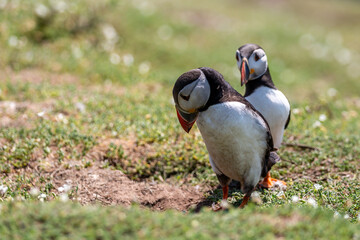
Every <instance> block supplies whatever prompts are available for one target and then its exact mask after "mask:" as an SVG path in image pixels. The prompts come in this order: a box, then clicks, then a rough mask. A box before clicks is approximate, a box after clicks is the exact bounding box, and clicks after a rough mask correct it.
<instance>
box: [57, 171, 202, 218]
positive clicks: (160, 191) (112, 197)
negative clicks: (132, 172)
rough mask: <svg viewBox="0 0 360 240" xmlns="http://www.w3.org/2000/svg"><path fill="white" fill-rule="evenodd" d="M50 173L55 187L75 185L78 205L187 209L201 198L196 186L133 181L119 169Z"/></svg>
mask: <svg viewBox="0 0 360 240" xmlns="http://www.w3.org/2000/svg"><path fill="white" fill-rule="evenodd" d="M51 175H52V179H53V183H54V186H55V187H56V188H59V187H60V186H63V185H64V184H69V185H71V186H73V187H76V188H77V191H76V194H75V196H76V199H77V201H79V202H80V203H81V204H90V203H101V204H104V205H116V204H121V205H130V204H132V203H137V204H140V205H142V206H145V207H149V208H151V209H153V210H165V209H176V210H180V211H186V210H188V209H189V208H190V207H191V206H193V205H194V204H197V203H198V202H200V201H201V200H202V198H203V193H202V192H201V191H200V188H198V187H190V186H174V185H170V184H166V183H157V182H135V181H132V180H130V179H129V178H128V177H127V176H126V175H125V174H123V173H122V172H121V171H119V170H111V169H99V168H97V169H96V168H90V169H82V170H81V171H77V170H74V169H69V170H57V171H55V172H53V173H52V174H51Z"/></svg>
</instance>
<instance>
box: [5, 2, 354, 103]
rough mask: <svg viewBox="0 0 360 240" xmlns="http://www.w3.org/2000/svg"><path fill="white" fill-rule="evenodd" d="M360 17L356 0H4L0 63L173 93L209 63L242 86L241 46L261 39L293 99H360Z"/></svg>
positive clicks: (275, 73)
mask: <svg viewBox="0 0 360 240" xmlns="http://www.w3.org/2000/svg"><path fill="white" fill-rule="evenodd" d="M359 19H360V3H359V1H355V0H353V1H350V0H345V1H335V0H317V1H311V0H304V1H295V0H290V1H285V0H271V1H265V0H263V1H235V0H226V1H215V0H213V1H209V0H206V1H205V0H203V1H190V0H183V1H164V0H153V1H147V0H132V1H115V0H102V1H95V0H88V1H85V0H74V1H55V0H48V1H45V0H39V1H35V0H33V1H21V0H1V1H0V48H1V55H0V66H1V68H2V69H5V68H10V69H12V70H14V71H20V70H22V69H26V68H40V69H44V70H46V71H51V72H62V73H63V72H66V73H71V74H76V75H79V76H81V77H82V79H83V80H84V81H86V82H93V81H114V82H120V83H122V84H124V85H128V84H136V83H138V82H143V81H156V82H160V83H161V84H164V85H165V86H166V87H169V90H170V88H171V86H172V84H173V82H174V81H175V80H176V78H177V77H178V76H179V75H180V74H181V73H183V72H185V71H187V70H189V69H192V68H196V67H200V66H208V67H213V68H215V69H217V70H218V71H220V72H221V73H222V74H223V75H224V76H225V78H226V79H227V80H228V81H229V82H231V84H232V85H233V86H234V87H235V88H237V89H238V90H239V73H238V70H237V69H236V62H235V50H236V49H237V48H238V47H239V46H241V45H243V44H245V43H257V44H259V45H261V46H262V47H263V48H264V49H265V51H266V53H267V55H268V60H269V64H270V65H269V66H270V71H271V74H272V76H273V79H274V81H275V84H276V85H277V86H278V88H280V89H281V90H283V91H284V92H285V94H286V95H287V97H288V98H289V99H290V100H291V101H303V100H304V99H305V100H310V101H311V100H313V99H314V97H316V96H318V95H319V94H320V95H321V94H327V92H328V90H329V89H332V90H330V94H332V93H334V89H335V91H337V92H339V93H341V94H342V95H344V96H356V95H358V93H359V91H360V81H359V80H360V44H359V37H360V36H359V29H360V21H359ZM239 91H241V92H242V91H243V90H239Z"/></svg>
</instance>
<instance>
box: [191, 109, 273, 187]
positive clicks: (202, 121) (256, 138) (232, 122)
mask: <svg viewBox="0 0 360 240" xmlns="http://www.w3.org/2000/svg"><path fill="white" fill-rule="evenodd" d="M197 125H198V128H199V130H200V132H201V135H202V137H203V139H204V142H205V144H206V147H207V149H208V152H209V155H210V158H211V160H210V161H211V165H212V167H213V170H214V171H215V172H216V173H218V174H219V173H223V174H225V175H226V176H228V177H230V178H232V179H235V180H238V181H241V182H244V181H246V182H247V183H250V184H254V185H256V184H257V183H258V181H259V178H260V174H261V169H262V164H261V163H262V160H263V158H264V155H265V151H266V148H267V141H266V136H267V132H266V123H265V122H264V120H263V119H262V118H261V117H260V116H259V115H258V114H256V113H255V112H253V111H252V110H250V109H249V108H247V107H246V106H245V105H244V104H242V103H240V102H226V103H220V104H216V105H213V106H211V107H209V108H208V109H207V110H206V111H204V112H201V113H200V114H199V118H198V119H197Z"/></svg>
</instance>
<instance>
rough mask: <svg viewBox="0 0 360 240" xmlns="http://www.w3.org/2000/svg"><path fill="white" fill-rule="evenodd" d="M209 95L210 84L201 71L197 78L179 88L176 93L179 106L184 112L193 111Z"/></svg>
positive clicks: (204, 102) (202, 103) (203, 103)
mask: <svg viewBox="0 0 360 240" xmlns="http://www.w3.org/2000/svg"><path fill="white" fill-rule="evenodd" d="M199 71H200V70H199ZM209 97H210V85H209V83H208V81H207V79H206V77H205V75H204V73H203V72H201V74H200V76H199V78H198V79H197V80H195V81H193V82H192V83H190V84H188V85H186V86H185V87H184V88H183V89H181V90H180V92H179V94H178V103H179V107H180V108H181V110H183V111H184V112H187V113H194V112H196V111H197V110H198V109H199V108H201V107H203V106H204V105H205V104H206V103H207V101H208V100H209Z"/></svg>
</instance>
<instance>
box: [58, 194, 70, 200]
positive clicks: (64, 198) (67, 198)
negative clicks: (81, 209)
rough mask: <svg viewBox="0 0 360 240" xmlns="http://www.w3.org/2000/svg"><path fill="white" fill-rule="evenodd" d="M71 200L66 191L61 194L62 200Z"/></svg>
mask: <svg viewBox="0 0 360 240" xmlns="http://www.w3.org/2000/svg"><path fill="white" fill-rule="evenodd" d="M68 200H69V196H68V195H67V194H66V193H62V194H60V201H62V202H67V201H68Z"/></svg>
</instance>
